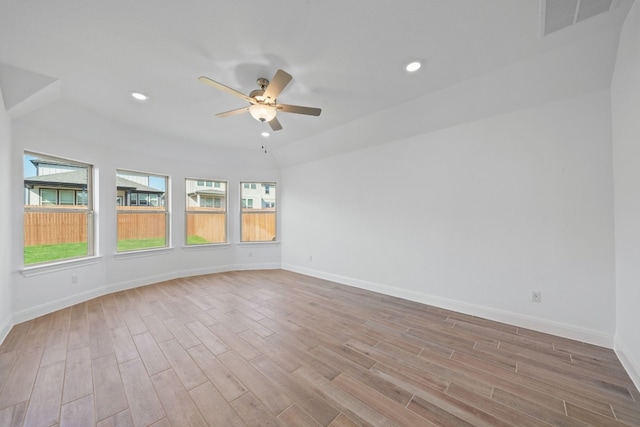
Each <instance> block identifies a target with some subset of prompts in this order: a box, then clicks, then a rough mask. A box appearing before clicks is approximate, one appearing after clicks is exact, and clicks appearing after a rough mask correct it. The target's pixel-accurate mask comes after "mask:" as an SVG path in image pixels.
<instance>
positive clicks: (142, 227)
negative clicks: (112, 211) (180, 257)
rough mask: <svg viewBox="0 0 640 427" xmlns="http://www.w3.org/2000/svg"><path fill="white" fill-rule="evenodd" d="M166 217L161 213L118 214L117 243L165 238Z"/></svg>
mask: <svg viewBox="0 0 640 427" xmlns="http://www.w3.org/2000/svg"><path fill="white" fill-rule="evenodd" d="M166 219H167V216H166V214H165V212H164V211H161V212H153V211H152V212H146V211H145V212H140V213H131V212H118V241H121V240H131V239H155V238H159V237H166V233H167V225H166Z"/></svg>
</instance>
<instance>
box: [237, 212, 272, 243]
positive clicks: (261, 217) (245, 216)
mask: <svg viewBox="0 0 640 427" xmlns="http://www.w3.org/2000/svg"><path fill="white" fill-rule="evenodd" d="M275 239H276V213H275V212H273V211H267V212H258V213H253V212H252V213H248V212H242V241H243V242H264V241H269V240H275Z"/></svg>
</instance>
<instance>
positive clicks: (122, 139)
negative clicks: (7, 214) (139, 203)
mask: <svg viewBox="0 0 640 427" xmlns="http://www.w3.org/2000/svg"><path fill="white" fill-rule="evenodd" d="M67 107H68V106H66V107H65V106H62V107H61V106H60V105H54V106H51V107H47V108H45V109H43V110H42V111H39V112H38V113H37V114H35V115H33V116H30V117H29V118H25V119H20V120H16V121H15V122H14V123H13V148H14V149H13V151H12V154H11V157H9V156H7V157H4V156H3V157H2V158H3V159H5V158H7V159H9V158H11V161H12V163H13V164H15V165H22V154H23V151H24V150H30V151H35V152H39V153H43V154H50V155H55V156H60V157H63V158H68V159H71V160H79V161H82V162H87V163H90V164H92V165H94V168H95V171H96V175H97V183H96V185H97V189H98V190H97V191H98V194H97V206H96V210H97V228H98V233H97V236H98V258H97V259H96V260H94V262H91V263H71V264H70V265H68V266H63V267H61V268H52V269H39V270H36V271H35V272H34V271H26V272H25V271H23V268H22V250H23V243H22V233H23V228H22V227H23V226H22V215H23V213H22V178H23V177H22V168H21V167H19V168H14V170H13V173H12V176H11V178H12V180H11V181H12V183H13V184H12V187H11V191H10V192H11V197H12V201H13V203H12V206H13V210H12V218H11V227H12V229H13V234H12V244H11V245H10V246H11V252H12V253H11V255H12V257H13V258H12V259H13V261H12V263H11V267H10V268H11V280H12V282H13V284H14V288H13V305H12V310H13V315H14V320H15V323H18V322H20V321H24V320H27V319H30V318H33V317H35V316H38V315H40V314H43V313H47V312H50V311H53V310H56V309H58V308H61V307H65V306H68V305H70V304H73V303H76V302H78V301H83V300H86V299H88V298H91V297H94V296H96V295H101V294H104V293H107V292H112V291H115V290H119V289H124V288H130V287H135V286H139V285H144V284H149V283H155V282H158V281H162V280H167V279H171V278H174V277H181V276H189V275H197V274H204V273H210V272H217V271H228V270H237V269H256V268H277V267H279V266H280V246H279V243H264V244H239V243H238V241H239V231H238V227H239V226H238V224H239V198H238V191H239V183H240V181H241V180H255V181H262V180H265V181H270V182H279V178H280V177H279V171H278V170H277V168H275V167H273V165H272V161H271V160H270V159H269V157H267V156H265V155H264V153H261V152H260V151H259V150H255V151H256V153H255V154H253V153H252V152H250V153H241V152H238V153H225V152H216V154H219V155H215V156H214V155H212V154H211V150H208V149H207V148H206V147H201V148H199V147H197V146H194V147H190V146H188V145H185V144H184V143H180V142H175V141H174V142H173V144H171V141H167V140H162V139H160V138H159V137H157V136H152V135H144V134H139V133H136V132H135V131H134V130H132V129H127V128H125V127H122V126H120V125H116V124H114V123H110V122H108V121H106V120H103V119H101V118H99V117H93V116H92V115H91V113H88V112H86V111H85V112H78V114H80V115H82V118H83V119H86V120H87V121H91V122H92V125H93V126H94V127H95V131H94V132H95V134H94V135H87V136H86V137H81V136H79V135H74V136H69V135H66V134H63V133H61V132H60V131H59V129H61V128H64V123H63V124H62V125H60V124H58V125H59V128H58V130H57V131H52V130H51V129H46V128H43V127H42V123H45V124H46V123H47V120H49V119H50V117H51V116H52V117H53V118H54V119H55V118H57V119H58V120H61V117H66V115H62V116H58V117H56V112H58V111H61V110H64V109H65V108H67ZM85 116H89V117H85ZM45 119H46V120H45ZM68 125H69V126H70V127H72V126H73V125H72V124H68ZM102 127H104V128H102ZM75 131H76V132H77V128H75ZM105 134H109V135H111V137H112V138H117V140H114V143H113V144H109V143H105V142H104V141H102V140H101V139H102V138H104V135H105ZM127 146H131V147H135V150H136V151H132V150H127V149H126V148H125V147H127ZM169 147H173V149H174V152H173V153H169V152H168V151H167V150H169V149H170V148H169ZM198 150H200V151H198ZM204 153H207V154H204ZM7 162H9V161H8V160H7ZM243 164H244V165H245V166H242V165H243ZM118 168H123V169H128V170H135V171H142V172H148V173H153V174H162V175H168V176H169V177H170V199H171V202H170V203H171V207H172V210H171V216H170V221H171V230H172V231H171V237H172V246H173V248H172V249H168V250H162V251H159V252H153V253H146V254H144V255H134V254H127V255H124V254H120V255H116V254H115V251H116V228H115V224H116V209H115V205H116V197H115V195H116V183H115V181H116V179H115V171H116V169H118ZM185 178H203V179H212V180H215V179H218V180H227V181H229V213H228V221H229V240H230V242H231V244H229V245H220V246H215V247H198V248H184V244H183V242H184V240H185V226H184V221H185V217H184V204H185V200H184V197H185V196H184V194H185V181H184V180H185ZM3 248H4V246H3ZM72 276H76V278H77V283H72Z"/></svg>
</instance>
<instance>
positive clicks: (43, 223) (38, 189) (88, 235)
mask: <svg viewBox="0 0 640 427" xmlns="http://www.w3.org/2000/svg"><path fill="white" fill-rule="evenodd" d="M23 166H24V174H23V176H24V265H25V266H28V265H36V264H46V263H51V262H55V261H61V260H67V259H74V258H82V257H87V256H92V255H93V254H94V247H93V232H94V231H93V202H92V199H93V189H92V181H91V179H92V167H91V165H88V164H85V163H79V162H75V161H72V160H66V159H62V158H57V157H50V156H45V155H41V154H36V153H31V152H25V153H24V157H23Z"/></svg>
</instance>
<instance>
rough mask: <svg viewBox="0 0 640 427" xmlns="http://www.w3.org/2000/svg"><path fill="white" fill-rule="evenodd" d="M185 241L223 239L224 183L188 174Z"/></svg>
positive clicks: (215, 241)
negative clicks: (198, 178) (195, 177)
mask: <svg viewBox="0 0 640 427" xmlns="http://www.w3.org/2000/svg"><path fill="white" fill-rule="evenodd" d="M185 186H186V191H185V193H186V197H187V200H186V205H185V206H186V213H185V217H186V219H187V225H186V227H187V233H186V235H187V245H204V244H210V243H226V241H227V183H226V182H223V181H205V180H195V179H189V178H187V179H186V180H185Z"/></svg>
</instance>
